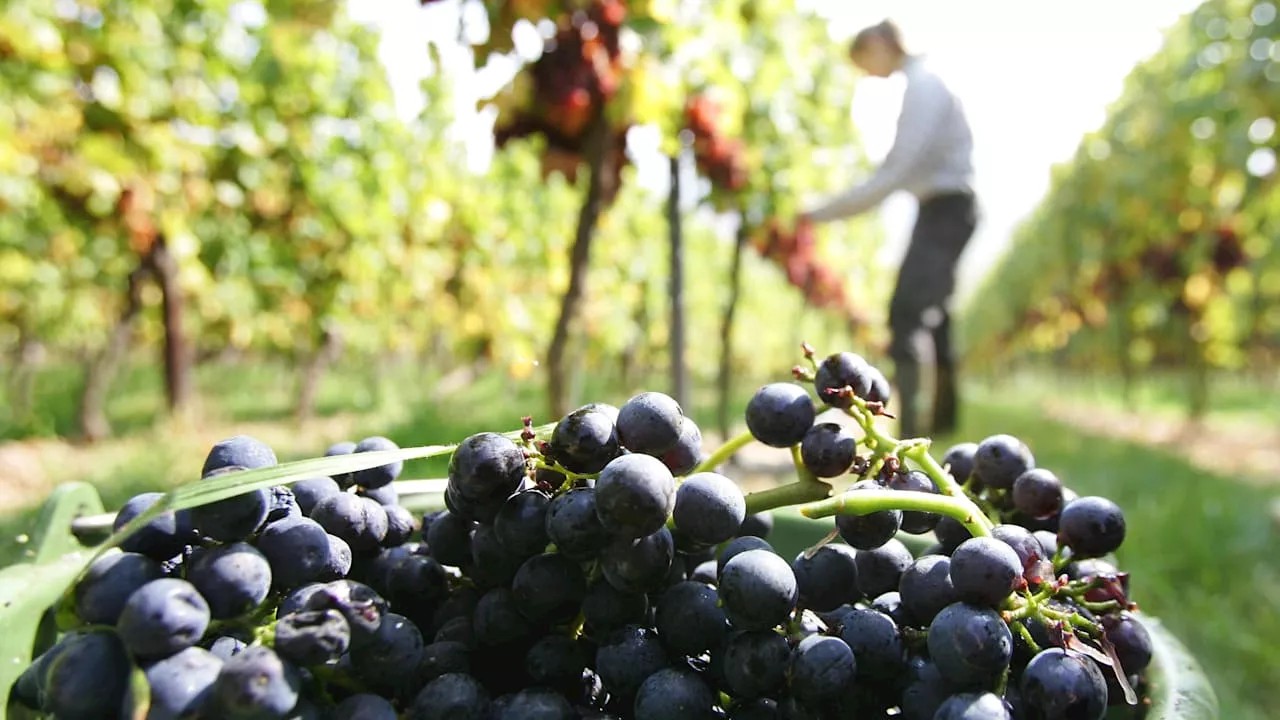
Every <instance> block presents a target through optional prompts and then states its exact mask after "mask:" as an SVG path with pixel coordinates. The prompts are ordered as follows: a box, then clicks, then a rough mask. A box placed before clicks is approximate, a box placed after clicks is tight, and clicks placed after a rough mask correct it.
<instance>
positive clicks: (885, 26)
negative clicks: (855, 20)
mask: <svg viewBox="0 0 1280 720" xmlns="http://www.w3.org/2000/svg"><path fill="white" fill-rule="evenodd" d="M873 38H879V39H881V40H884V41H885V42H887V43H889V47H891V48H893V49H894V50H896V51H898V52H899V53H901V54H903V55H906V54H907V49H906V46H905V45H903V43H902V32H901V31H899V30H898V26H897V25H896V24H895V23H894V22H893V21H892V20H889V19H885V20H881V21H880V22H878V23H876V24H875V25H872V26H870V27H866V28H863V29H862V30H859V31H858V34H857V35H854V36H853V42H852V43H850V44H849V52H850V53H851V54H857V53H859V52H862V51H863V50H865V49H866V47H867V44H868V43H870V42H871V40H872V39H873Z"/></svg>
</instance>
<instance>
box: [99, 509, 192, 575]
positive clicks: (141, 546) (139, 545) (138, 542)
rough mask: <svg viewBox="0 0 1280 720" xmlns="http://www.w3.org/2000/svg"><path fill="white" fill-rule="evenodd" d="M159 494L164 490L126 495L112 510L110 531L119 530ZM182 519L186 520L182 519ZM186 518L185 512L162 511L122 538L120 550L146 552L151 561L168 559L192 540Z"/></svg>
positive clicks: (139, 513)
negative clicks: (116, 509) (114, 514)
mask: <svg viewBox="0 0 1280 720" xmlns="http://www.w3.org/2000/svg"><path fill="white" fill-rule="evenodd" d="M162 497H164V493H158V492H149V493H142V494H140V495H134V496H133V497H131V498H129V499H128V500H127V501H125V503H124V505H122V506H121V507H120V510H119V511H118V512H116V517H115V520H113V521H112V523H111V530H112V532H119V531H120V530H121V529H122V528H124V526H125V525H127V524H129V522H130V521H132V520H133V519H134V518H136V517H138V516H139V515H141V514H142V513H144V512H146V511H147V510H149V509H151V506H153V505H155V503H156V502H157V501H158V500H159V499H160V498H162ZM184 520H185V521H187V522H183V521H184ZM189 521H190V513H189V512H185V511H184V512H181V513H175V512H173V511H172V510H166V511H164V512H162V513H160V515H158V516H157V517H155V518H154V519H152V520H149V521H147V524H146V525H143V526H142V527H141V528H139V529H138V530H137V531H136V532H134V533H133V534H132V535H130V536H129V537H126V538H125V539H124V540H123V541H122V542H121V543H120V549H121V550H124V551H125V552H132V553H139V554H141V555H146V556H147V557H150V558H152V559H153V560H159V561H164V560H168V559H169V558H171V557H173V556H175V555H178V554H180V553H181V552H182V549H183V548H184V547H186V546H187V545H188V544H190V543H192V542H193V541H194V540H195V538H194V533H193V532H192V528H191V527H189V524H190V523H189Z"/></svg>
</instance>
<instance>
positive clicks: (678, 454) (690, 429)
mask: <svg viewBox="0 0 1280 720" xmlns="http://www.w3.org/2000/svg"><path fill="white" fill-rule="evenodd" d="M703 456H704V453H703V452H702V430H701V429H699V428H698V424H697V423H695V422H694V421H693V419H692V418H685V419H684V420H683V421H682V422H681V423H680V442H678V443H676V446H675V447H673V448H671V449H670V450H668V451H666V452H665V453H663V454H662V455H661V456H660V457H659V459H660V460H662V464H663V465H666V466H667V469H669V470H670V471H671V474H672V475H675V476H677V477H679V476H681V475H688V474H689V473H691V472H693V469H694V468H696V467H698V463H700V462H702V458H703Z"/></svg>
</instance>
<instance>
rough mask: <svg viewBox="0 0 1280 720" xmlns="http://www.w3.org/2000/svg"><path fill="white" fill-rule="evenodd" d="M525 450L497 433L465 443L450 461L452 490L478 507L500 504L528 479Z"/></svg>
mask: <svg viewBox="0 0 1280 720" xmlns="http://www.w3.org/2000/svg"><path fill="white" fill-rule="evenodd" d="M525 471H526V468H525V462H524V451H523V450H521V449H520V447H519V446H518V445H516V444H515V443H514V442H512V441H511V440H509V439H507V438H506V437H504V436H502V435H499V434H497V433H491V432H482V433H477V434H475V435H472V436H470V437H468V438H467V439H465V440H463V441H462V442H461V443H460V444H459V445H458V448H457V449H456V450H454V451H453V455H452V456H451V457H450V458H449V490H451V491H452V492H453V494H456V495H457V496H458V497H459V498H461V499H465V500H469V501H471V502H472V503H475V504H480V505H483V504H489V503H500V502H502V501H503V500H505V499H506V498H507V496H509V495H511V493H514V492H515V491H516V490H517V489H518V488H519V487H520V484H521V483H522V482H523V481H524V479H525Z"/></svg>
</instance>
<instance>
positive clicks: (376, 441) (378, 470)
mask: <svg viewBox="0 0 1280 720" xmlns="http://www.w3.org/2000/svg"><path fill="white" fill-rule="evenodd" d="M399 449H400V446H399V445H397V444H395V442H393V441H392V440H390V439H389V438H385V437H381V436H377V435H375V436H373V437H367V438H365V439H363V440H361V441H360V442H358V443H356V446H355V448H354V449H353V450H352V451H351V452H352V453H353V454H354V453H365V452H383V451H389V450H399ZM402 470H404V461H403V460H393V461H391V462H389V463H387V464H386V465H379V466H378V467H372V468H365V469H364V470H357V471H355V472H353V473H351V479H352V480H353V481H354V482H355V484H357V485H359V486H360V487H362V488H369V489H377V488H380V487H384V486H386V485H390V484H391V483H392V482H394V481H395V479H396V478H398V477H400V472H401V471H402Z"/></svg>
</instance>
